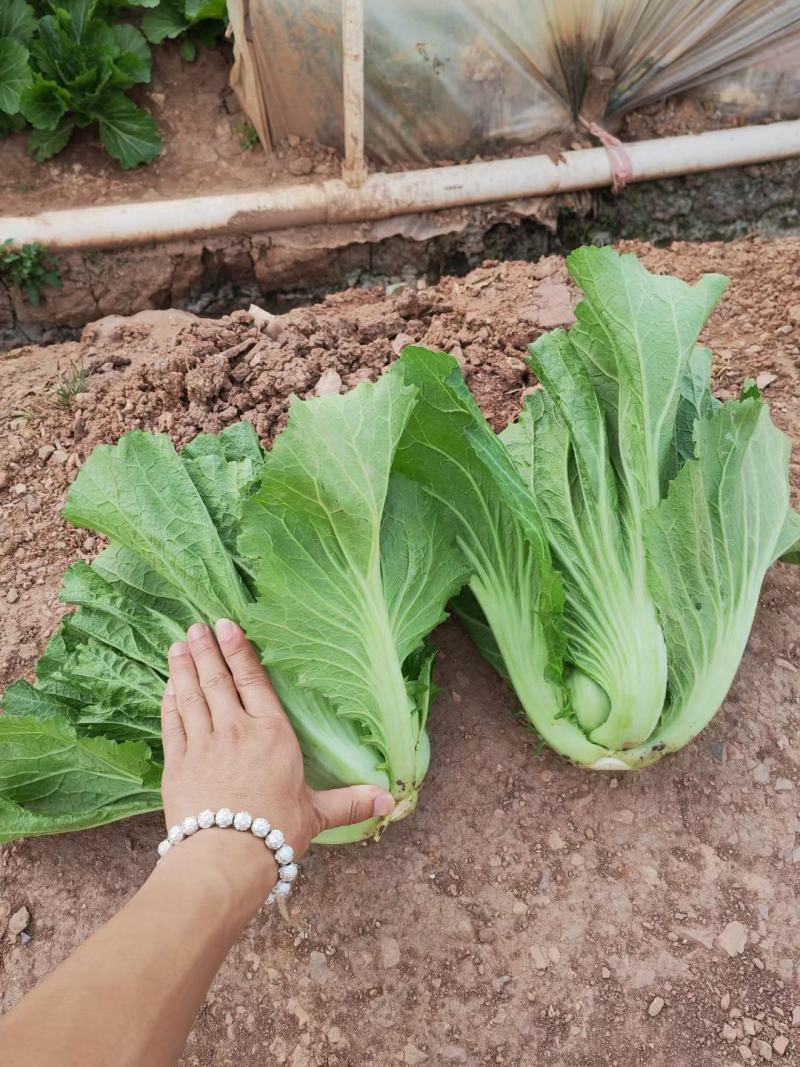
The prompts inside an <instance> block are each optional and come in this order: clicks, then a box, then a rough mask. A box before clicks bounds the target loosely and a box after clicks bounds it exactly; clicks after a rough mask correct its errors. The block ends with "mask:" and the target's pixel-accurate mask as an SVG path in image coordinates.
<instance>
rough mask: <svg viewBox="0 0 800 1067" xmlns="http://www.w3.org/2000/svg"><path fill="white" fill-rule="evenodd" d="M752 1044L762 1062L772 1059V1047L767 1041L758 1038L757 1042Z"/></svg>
mask: <svg viewBox="0 0 800 1067" xmlns="http://www.w3.org/2000/svg"><path fill="white" fill-rule="evenodd" d="M753 1044H754V1045H755V1048H756V1052H757V1053H758V1054H759V1056H760V1057H761V1059H762V1060H771V1059H772V1045H770V1043H769V1041H763V1040H762V1039H761V1038H759V1039H758V1041H754V1042H753Z"/></svg>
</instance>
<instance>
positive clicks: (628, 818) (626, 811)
mask: <svg viewBox="0 0 800 1067" xmlns="http://www.w3.org/2000/svg"><path fill="white" fill-rule="evenodd" d="M633 819H634V815H633V812H632V811H631V810H630V808H620V810H619V811H615V812H614V820H615V821H616V822H621V823H622V824H623V825H624V826H632V825H633Z"/></svg>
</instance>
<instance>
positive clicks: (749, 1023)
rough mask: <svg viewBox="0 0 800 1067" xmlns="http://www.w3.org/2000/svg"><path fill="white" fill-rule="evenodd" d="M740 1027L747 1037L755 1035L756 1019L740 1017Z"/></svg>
mask: <svg viewBox="0 0 800 1067" xmlns="http://www.w3.org/2000/svg"><path fill="white" fill-rule="evenodd" d="M742 1029H743V1030H744V1032H745V1033H746V1034H747V1036H748V1037H755V1036H756V1021H755V1019H742Z"/></svg>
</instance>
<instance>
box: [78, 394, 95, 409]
mask: <svg viewBox="0 0 800 1067" xmlns="http://www.w3.org/2000/svg"><path fill="white" fill-rule="evenodd" d="M75 403H76V404H77V405H78V407H79V408H93V407H94V405H95V395H94V393H76V394H75Z"/></svg>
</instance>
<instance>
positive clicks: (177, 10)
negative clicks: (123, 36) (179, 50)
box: [140, 0, 191, 44]
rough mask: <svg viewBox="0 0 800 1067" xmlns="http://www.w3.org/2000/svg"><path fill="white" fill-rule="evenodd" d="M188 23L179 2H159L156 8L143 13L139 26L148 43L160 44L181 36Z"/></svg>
mask: <svg viewBox="0 0 800 1067" xmlns="http://www.w3.org/2000/svg"><path fill="white" fill-rule="evenodd" d="M190 22H191V20H190V19H189V18H187V16H186V14H185V12H184V8H183V4H182V3H181V0H160V3H159V4H158V6H157V7H154V8H152V9H151V10H150V11H147V12H145V14H144V16H143V17H142V21H141V23H140V26H141V28H142V33H143V34H144V35H145V37H146V38H147V40H148V41H150V42H151V43H152V44H161V42H162V41H163V40H165V39H167V38H172V37H178V36H179V35H180V34H182V33H183V32H184V30H187V29H188V28H189V25H190Z"/></svg>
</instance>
